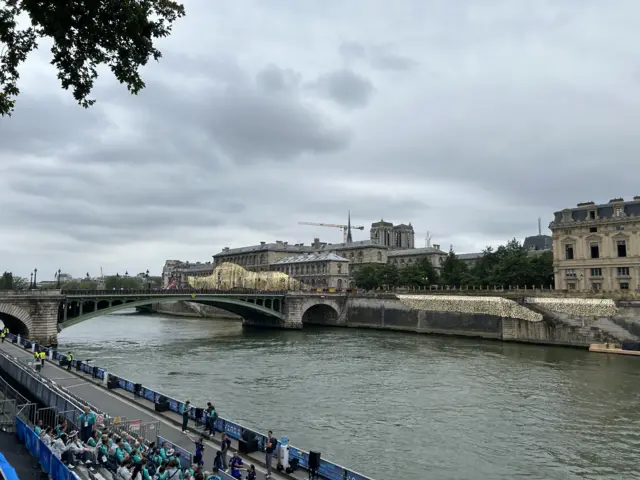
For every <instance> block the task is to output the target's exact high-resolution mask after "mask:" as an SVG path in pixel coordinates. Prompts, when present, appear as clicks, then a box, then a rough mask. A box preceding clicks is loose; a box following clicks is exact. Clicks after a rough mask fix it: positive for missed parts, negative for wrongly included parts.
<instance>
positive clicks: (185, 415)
mask: <svg viewBox="0 0 640 480" xmlns="http://www.w3.org/2000/svg"><path fill="white" fill-rule="evenodd" d="M190 412H191V401H190V400H187V401H186V402H184V405H182V408H181V411H180V413H181V414H182V433H186V431H187V425H188V424H189V413H190Z"/></svg>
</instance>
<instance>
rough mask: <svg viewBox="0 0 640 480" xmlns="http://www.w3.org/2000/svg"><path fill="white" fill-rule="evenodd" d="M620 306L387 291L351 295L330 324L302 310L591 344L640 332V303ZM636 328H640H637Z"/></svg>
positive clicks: (351, 322) (373, 322)
mask: <svg viewBox="0 0 640 480" xmlns="http://www.w3.org/2000/svg"><path fill="white" fill-rule="evenodd" d="M634 308H635V310H631V307H628V306H625V307H620V306H618V305H616V302H614V301H613V300H611V299H601V298H598V299H588V298H574V299H571V298H560V297H556V298H544V297H530V298H520V299H518V300H516V299H506V298H500V297H493V296H487V297H482V296H473V297H464V296H460V295H450V296H446V295H409V294H400V295H386V296H384V298H380V297H378V298H372V297H350V298H348V301H347V308H346V311H345V312H344V314H341V315H339V316H337V317H336V316H333V317H331V318H328V317H327V320H326V321H325V322H323V321H321V320H319V319H318V318H317V317H315V318H313V320H312V321H309V320H310V318H307V317H305V315H304V314H303V319H302V321H303V323H314V324H325V325H336V326H343V327H359V328H375V329H383V330H402V331H411V332H417V333H432V334H441V335H456V336H469V337H480V338H488V339H496V340H503V341H515V342H525V343H537V344H545V345H566V346H576V347H587V346H588V345H589V344H591V343H604V342H613V343H619V342H621V341H622V340H624V339H636V338H638V335H636V333H640V321H639V320H638V319H639V318H640V304H639V305H637V306H635V307H634ZM634 328H635V329H637V332H636V331H634Z"/></svg>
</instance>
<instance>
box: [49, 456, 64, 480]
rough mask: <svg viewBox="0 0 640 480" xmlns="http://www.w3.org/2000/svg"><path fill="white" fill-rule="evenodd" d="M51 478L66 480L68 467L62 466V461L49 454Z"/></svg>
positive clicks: (53, 479) (52, 479)
mask: <svg viewBox="0 0 640 480" xmlns="http://www.w3.org/2000/svg"><path fill="white" fill-rule="evenodd" d="M49 475H50V476H51V480H68V479H69V469H68V468H67V467H65V466H64V463H62V461H61V460H60V459H59V458H58V457H56V456H55V455H51V470H50V471H49Z"/></svg>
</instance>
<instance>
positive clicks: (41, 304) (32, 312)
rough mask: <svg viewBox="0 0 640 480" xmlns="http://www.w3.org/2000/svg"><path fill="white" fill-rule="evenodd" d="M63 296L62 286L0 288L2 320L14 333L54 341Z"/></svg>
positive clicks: (56, 336)
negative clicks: (19, 288)
mask: <svg viewBox="0 0 640 480" xmlns="http://www.w3.org/2000/svg"><path fill="white" fill-rule="evenodd" d="M62 298H63V297H62V295H61V293H60V291H59V290H46V291H45V290H41V291H39V290H31V291H28V292H0V320H2V322H3V323H4V324H5V325H6V326H7V327H8V328H9V331H11V333H16V334H20V335H23V336H28V337H29V338H31V339H34V340H37V342H38V343H41V344H43V345H55V344H57V342H58V315H59V312H60V305H61V300H62Z"/></svg>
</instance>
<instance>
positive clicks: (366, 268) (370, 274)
mask: <svg viewBox="0 0 640 480" xmlns="http://www.w3.org/2000/svg"><path fill="white" fill-rule="evenodd" d="M381 267H382V265H373V264H369V265H362V266H361V267H360V268H358V270H357V271H356V273H355V275H354V276H353V280H354V281H355V282H356V286H357V287H358V288H363V289H365V290H373V289H376V288H378V287H379V286H380V276H381V271H382V268H381Z"/></svg>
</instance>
